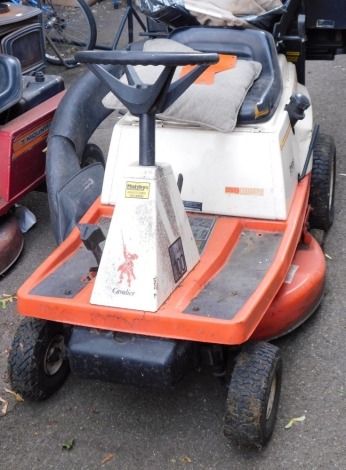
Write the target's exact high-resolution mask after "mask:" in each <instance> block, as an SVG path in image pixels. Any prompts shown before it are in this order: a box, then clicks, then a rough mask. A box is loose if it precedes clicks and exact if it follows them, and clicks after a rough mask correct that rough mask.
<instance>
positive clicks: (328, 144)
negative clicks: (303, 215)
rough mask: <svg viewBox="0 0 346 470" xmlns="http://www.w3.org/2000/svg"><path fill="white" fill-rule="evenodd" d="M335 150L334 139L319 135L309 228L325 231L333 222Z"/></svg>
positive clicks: (316, 146)
mask: <svg viewBox="0 0 346 470" xmlns="http://www.w3.org/2000/svg"><path fill="white" fill-rule="evenodd" d="M335 167H336V149H335V143H334V139H333V138H332V137H331V136H329V135H326V134H319V135H318V137H317V141H316V144H315V148H314V154H313V165H312V171H311V188H310V201H309V202H310V205H311V213H310V218H309V223H310V228H311V229H319V230H324V231H327V230H328V229H329V228H330V227H331V225H332V223H333V220H334V193H335Z"/></svg>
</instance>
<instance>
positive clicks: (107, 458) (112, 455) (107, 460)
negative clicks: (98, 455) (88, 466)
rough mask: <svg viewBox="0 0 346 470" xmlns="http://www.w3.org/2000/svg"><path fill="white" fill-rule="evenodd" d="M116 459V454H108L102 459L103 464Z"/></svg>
mask: <svg viewBox="0 0 346 470" xmlns="http://www.w3.org/2000/svg"><path fill="white" fill-rule="evenodd" d="M112 459H114V454H108V455H106V457H105V458H104V459H102V460H101V465H104V464H105V463H107V462H109V461H110V460H112Z"/></svg>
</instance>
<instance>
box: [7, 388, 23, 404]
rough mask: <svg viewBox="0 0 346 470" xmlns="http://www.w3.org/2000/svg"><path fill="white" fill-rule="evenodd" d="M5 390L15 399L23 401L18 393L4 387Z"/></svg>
mask: <svg viewBox="0 0 346 470" xmlns="http://www.w3.org/2000/svg"><path fill="white" fill-rule="evenodd" d="M4 390H5V392H7V393H10V394H11V395H13V396H14V397H15V399H16V401H24V398H23V397H21V396H20V395H19V393H16V392H14V391H13V390H9V389H8V388H4Z"/></svg>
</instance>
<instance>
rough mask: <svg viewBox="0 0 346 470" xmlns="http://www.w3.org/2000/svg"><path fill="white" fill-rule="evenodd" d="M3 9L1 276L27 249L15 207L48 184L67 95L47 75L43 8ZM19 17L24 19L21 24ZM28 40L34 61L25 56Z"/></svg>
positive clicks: (57, 80)
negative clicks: (49, 158)
mask: <svg viewBox="0 0 346 470" xmlns="http://www.w3.org/2000/svg"><path fill="white" fill-rule="evenodd" d="M0 6H1V10H0V13H1V14H0V38H1V50H2V52H4V54H1V55H0V148H1V154H0V274H1V273H3V272H4V271H6V269H8V268H9V267H10V266H11V265H12V264H13V262H14V261H15V260H16V259H17V257H18V256H19V254H20V252H21V250H22V247H23V237H22V234H21V232H20V230H19V227H18V223H17V220H16V218H15V217H14V213H13V211H12V210H11V209H12V208H13V206H14V204H15V203H16V202H17V201H18V200H19V199H21V198H22V197H23V196H24V195H25V194H27V193H28V192H29V191H32V190H33V189H34V188H37V187H38V186H39V185H41V184H42V183H43V182H44V180H45V161H46V154H45V148H46V146H47V143H46V140H47V136H48V132H49V128H50V126H51V121H52V118H53V115H54V112H55V110H56V108H57V106H58V104H59V102H60V100H61V98H62V96H63V94H64V91H63V90H64V82H63V80H62V78H61V77H58V76H53V75H45V74H44V72H43V70H44V55H43V54H44V51H43V47H42V30H41V26H40V24H39V22H38V18H39V16H40V10H38V9H35V8H30V7H24V6H20V7H19V6H17V5H13V6H9V5H8V4H1V5H0ZM18 9H20V14H18ZM18 18H21V19H23V24H22V22H20V21H19V20H18ZM31 23H32V24H31ZM29 38H30V42H31V45H32V54H31V56H30V57H31V58H32V59H30V57H29V58H28V57H27V55H25V54H24V51H25V42H26V41H28V40H29ZM36 46H37V47H36Z"/></svg>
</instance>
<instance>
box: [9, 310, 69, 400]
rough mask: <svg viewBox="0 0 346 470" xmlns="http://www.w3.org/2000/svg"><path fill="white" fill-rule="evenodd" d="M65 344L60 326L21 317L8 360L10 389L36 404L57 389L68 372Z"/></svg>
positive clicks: (63, 332) (63, 333)
mask: <svg viewBox="0 0 346 470" xmlns="http://www.w3.org/2000/svg"><path fill="white" fill-rule="evenodd" d="M65 342H66V341H65V331H64V327H63V325H62V324H60V323H55V322H51V321H47V320H38V319H35V318H24V319H23V320H22V322H21V323H20V325H19V327H18V329H17V331H16V334H15V336H14V339H13V343H12V348H11V350H10V354H9V359H8V370H9V377H10V381H11V385H12V389H13V390H14V391H15V392H17V393H19V394H20V395H22V396H23V397H24V398H27V399H29V400H35V401H36V400H42V399H44V398H47V397H49V396H50V395H52V394H53V393H54V392H55V391H56V390H58V388H59V387H60V386H61V385H62V384H63V382H64V381H65V379H66V377H67V374H68V372H69V363H68V359H67V348H66V344H65Z"/></svg>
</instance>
